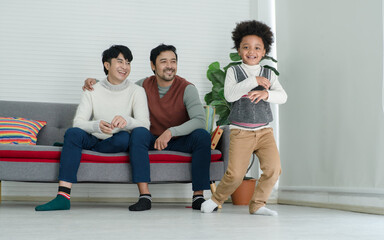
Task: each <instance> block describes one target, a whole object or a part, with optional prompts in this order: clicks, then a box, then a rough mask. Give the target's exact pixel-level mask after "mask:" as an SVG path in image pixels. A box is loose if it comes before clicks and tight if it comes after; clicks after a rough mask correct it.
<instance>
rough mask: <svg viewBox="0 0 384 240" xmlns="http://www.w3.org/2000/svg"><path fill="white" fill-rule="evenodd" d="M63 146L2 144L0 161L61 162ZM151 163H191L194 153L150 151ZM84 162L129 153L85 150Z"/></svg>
mask: <svg viewBox="0 0 384 240" xmlns="http://www.w3.org/2000/svg"><path fill="white" fill-rule="evenodd" d="M61 149H62V148H61V147H55V146H39V145H36V146H21V145H11V144H8V145H0V161H9V162H60V154H61ZM149 161H150V163H190V162H192V155H191V154H189V153H182V152H175V151H149ZM218 161H221V152H220V151H219V150H212V151H211V162H218ZM81 162H82V163H129V155H128V153H99V152H94V151H89V150H83V152H82V157H81Z"/></svg>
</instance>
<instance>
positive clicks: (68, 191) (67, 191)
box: [58, 186, 71, 195]
mask: <svg viewBox="0 0 384 240" xmlns="http://www.w3.org/2000/svg"><path fill="white" fill-rule="evenodd" d="M58 192H64V193H66V194H68V195H71V189H70V188H67V187H62V186H59V190H58Z"/></svg>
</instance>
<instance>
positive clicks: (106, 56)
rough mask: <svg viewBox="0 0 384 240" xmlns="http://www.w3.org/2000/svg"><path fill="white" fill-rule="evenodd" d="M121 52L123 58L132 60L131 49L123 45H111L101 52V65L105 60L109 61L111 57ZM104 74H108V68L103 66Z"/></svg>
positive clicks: (115, 56)
mask: <svg viewBox="0 0 384 240" xmlns="http://www.w3.org/2000/svg"><path fill="white" fill-rule="evenodd" d="M120 53H121V54H123V56H124V59H126V60H128V62H132V60H133V56H132V52H131V50H129V48H128V47H126V46H123V45H112V46H111V47H110V48H108V49H107V50H105V51H104V52H103V54H102V56H103V58H102V61H103V67H104V63H105V62H109V63H111V60H112V58H117V57H118V56H119V54H120ZM104 72H105V75H108V70H107V69H106V68H105V67H104Z"/></svg>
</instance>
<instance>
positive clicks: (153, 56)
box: [149, 43, 177, 66]
mask: <svg viewBox="0 0 384 240" xmlns="http://www.w3.org/2000/svg"><path fill="white" fill-rule="evenodd" d="M165 51H172V52H173V53H174V54H175V55H176V60H177V53H176V48H175V47H174V46H173V45H165V44H163V43H162V44H160V45H159V46H157V47H155V48H154V49H152V50H151V55H150V56H149V59H150V60H151V62H152V63H153V65H155V66H156V58H157V57H158V56H159V55H160V53H162V52H165Z"/></svg>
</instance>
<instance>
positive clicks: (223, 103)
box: [210, 100, 227, 107]
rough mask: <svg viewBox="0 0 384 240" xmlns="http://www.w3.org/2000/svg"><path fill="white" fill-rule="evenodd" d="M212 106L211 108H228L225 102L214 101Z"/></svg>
mask: <svg viewBox="0 0 384 240" xmlns="http://www.w3.org/2000/svg"><path fill="white" fill-rule="evenodd" d="M210 104H211V106H214V107H217V106H227V103H226V102H225V101H223V100H213V101H212V102H211V103H210Z"/></svg>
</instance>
